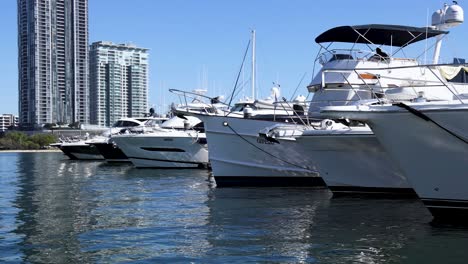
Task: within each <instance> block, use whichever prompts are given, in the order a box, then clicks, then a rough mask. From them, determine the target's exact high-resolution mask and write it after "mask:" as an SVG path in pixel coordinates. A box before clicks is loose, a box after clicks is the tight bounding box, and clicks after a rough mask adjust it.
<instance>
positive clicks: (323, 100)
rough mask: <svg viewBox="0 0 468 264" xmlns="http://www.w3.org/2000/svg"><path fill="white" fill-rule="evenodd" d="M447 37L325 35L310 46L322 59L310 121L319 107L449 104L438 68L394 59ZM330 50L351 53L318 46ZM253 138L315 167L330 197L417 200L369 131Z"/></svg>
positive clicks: (325, 123)
mask: <svg viewBox="0 0 468 264" xmlns="http://www.w3.org/2000/svg"><path fill="white" fill-rule="evenodd" d="M445 29H446V28H445ZM447 33H448V32H446V31H443V30H441V29H440V28H439V29H435V28H432V27H431V28H415V27H408V26H395V25H361V26H343V27H337V28H332V29H330V30H328V31H325V32H324V33H322V34H321V35H319V36H318V37H317V38H316V42H317V43H319V44H320V45H321V47H322V48H323V49H324V52H323V53H321V54H320V55H319V57H318V61H319V62H321V64H322V69H321V71H320V72H319V74H317V75H316V77H315V78H314V79H313V81H312V83H311V85H309V87H308V88H309V91H311V92H314V93H315V94H314V98H313V100H312V103H311V105H310V107H309V117H312V116H316V115H317V112H318V111H319V110H320V108H321V107H324V106H326V105H353V104H357V103H359V104H365V105H373V104H380V103H383V102H388V101H408V100H412V99H415V98H417V97H421V96H422V95H424V98H426V99H429V100H444V99H450V98H452V97H453V94H452V93H451V92H449V91H448V90H447V89H446V84H445V83H444V81H443V80H445V78H444V77H443V76H446V74H442V73H444V71H443V69H442V68H431V67H425V66H423V65H420V64H419V63H418V61H417V60H416V59H412V58H401V57H397V56H396V55H398V53H399V52H400V51H403V49H404V48H406V47H407V46H409V45H411V46H413V45H414V43H416V42H420V41H421V42H422V41H423V40H427V39H428V38H432V37H437V42H436V46H439V48H440V40H441V38H442V37H443V36H444V35H446V34H447ZM336 42H339V43H349V44H351V45H353V49H334V50H330V47H332V45H322V43H336ZM421 42H420V43H421ZM359 44H365V45H368V46H371V47H372V45H375V46H377V47H379V50H378V51H377V52H370V51H365V50H358V49H357V47H359ZM390 45H391V46H390ZM375 46H374V47H375ZM384 47H386V48H387V52H388V51H392V50H394V51H395V52H393V53H391V52H389V54H386V53H385V52H383V51H382V49H381V48H384ZM376 50H377V49H376ZM423 50H424V49H423ZM436 52H438V49H436ZM444 69H446V68H445V67H444ZM440 70H442V71H440ZM446 72H448V71H445V73H446ZM458 89H459V91H460V89H463V87H458ZM339 93H341V95H340V94H339ZM343 95H344V96H343ZM346 97H347V98H346ZM416 100H417V99H416ZM259 138H267V139H268V141H269V142H275V143H276V144H278V145H281V146H282V148H283V149H284V150H285V152H286V153H289V151H290V150H296V151H297V152H298V153H301V155H303V157H302V158H301V159H300V160H301V161H303V162H304V163H302V164H309V165H314V168H316V169H317V170H318V172H319V174H320V176H321V177H322V178H323V179H324V180H325V182H326V184H327V186H328V187H329V188H330V189H331V190H332V191H333V193H334V194H335V195H337V194H340V195H342V194H361V195H362V194H366V195H380V196H382V195H384V196H399V197H402V196H405V197H408V196H409V197H414V196H415V195H416V194H415V192H414V190H413V189H412V187H411V186H410V184H409V183H408V181H407V179H406V177H405V175H404V174H403V172H402V170H401V169H400V167H399V165H398V164H397V163H395V162H394V161H393V160H392V159H391V158H390V156H389V155H388V154H387V153H386V152H385V151H384V149H383V147H382V146H381V144H380V143H379V142H378V140H377V139H376V137H375V136H374V135H373V133H372V131H371V130H370V128H369V127H367V126H365V125H364V124H362V123H360V122H349V121H348V120H345V119H341V120H322V121H321V122H320V123H315V124H314V123H312V124H310V125H307V126H303V125H294V126H291V125H289V126H285V125H284V124H276V125H274V126H272V127H270V128H266V129H264V130H262V131H261V132H260V133H259Z"/></svg>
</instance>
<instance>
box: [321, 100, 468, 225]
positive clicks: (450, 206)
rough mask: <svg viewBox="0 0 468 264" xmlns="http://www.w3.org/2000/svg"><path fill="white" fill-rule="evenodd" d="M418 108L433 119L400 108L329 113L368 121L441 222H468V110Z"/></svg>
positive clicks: (464, 108)
mask: <svg viewBox="0 0 468 264" xmlns="http://www.w3.org/2000/svg"><path fill="white" fill-rule="evenodd" d="M415 109H416V110H417V111H418V112H419V113H422V114H423V115H424V116H426V117H429V119H430V120H426V119H424V118H422V117H423V115H419V116H418V114H417V113H416V112H413V113H410V112H408V111H406V110H402V109H401V108H399V107H396V106H385V107H380V108H375V109H374V110H372V111H348V112H341V113H340V112H338V111H336V112H334V113H333V112H330V113H333V114H335V115H340V116H347V117H349V118H353V119H360V120H366V122H368V124H369V125H370V126H371V128H372V130H373V131H374V133H375V135H376V136H377V138H378V139H379V141H380V142H381V143H382V145H383V146H384V148H385V149H386V150H387V151H388V152H389V153H390V155H391V156H392V158H393V159H395V160H396V161H397V162H398V163H399V165H400V167H401V168H402V170H403V171H404V173H405V175H406V176H407V178H408V181H409V182H410V184H411V185H412V186H413V188H414V189H415V191H416V193H417V194H418V196H419V197H420V198H421V200H422V201H423V203H424V204H425V206H426V207H427V208H428V209H429V211H430V212H431V213H432V215H433V216H434V218H435V220H436V221H437V220H441V221H450V222H460V221H462V222H464V223H465V224H468V188H467V186H468V177H467V173H468V172H467V171H468V143H467V141H466V139H468V109H467V108H466V107H464V106H463V107H461V108H458V109H454V108H453V107H452V108H448V107H447V108H446V109H443V108H441V109H436V108H434V107H432V109H431V108H427V107H426V108H425V107H424V106H422V107H416V108H415ZM325 114H327V113H325ZM433 121H434V122H436V123H437V124H436V123H434V122H433Z"/></svg>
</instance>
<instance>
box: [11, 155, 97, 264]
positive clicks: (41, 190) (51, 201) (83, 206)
mask: <svg viewBox="0 0 468 264" xmlns="http://www.w3.org/2000/svg"><path fill="white" fill-rule="evenodd" d="M16 167H17V179H18V187H19V189H18V193H17V198H16V200H15V202H14V203H15V206H16V207H17V208H18V209H19V210H20V211H19V213H18V215H17V219H16V220H17V221H18V223H19V224H18V226H17V229H16V230H15V233H16V234H18V235H21V236H23V238H24V239H23V241H22V243H21V250H22V251H23V252H22V253H23V255H24V260H25V261H27V262H41V263H68V262H83V261H84V262H87V261H88V260H87V259H86V256H84V255H81V254H80V241H79V239H78V236H77V235H78V234H79V233H81V232H84V231H85V230H86V228H87V226H88V223H89V221H90V214H89V213H90V210H91V208H92V207H93V204H88V203H87V200H86V199H83V198H84V197H83V196H85V195H86V193H83V192H82V191H81V189H82V186H83V185H84V184H86V182H87V180H88V177H89V176H91V175H92V174H93V173H94V172H95V170H96V168H97V167H96V165H95V164H93V163H90V164H87V165H86V166H79V164H77V163H76V162H70V161H68V160H66V159H64V158H63V156H62V155H60V154H58V153H51V154H42V155H41V154H36V153H18V160H17V164H16Z"/></svg>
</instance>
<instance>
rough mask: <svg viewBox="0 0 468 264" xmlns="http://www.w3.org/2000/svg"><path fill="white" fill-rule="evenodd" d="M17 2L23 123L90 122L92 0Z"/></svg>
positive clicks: (21, 116)
mask: <svg viewBox="0 0 468 264" xmlns="http://www.w3.org/2000/svg"><path fill="white" fill-rule="evenodd" d="M17 1H18V2H17V3H18V72H19V80H18V81H19V120H20V123H21V124H23V125H41V124H45V123H57V122H63V123H73V122H81V123H88V122H89V102H88V97H89V94H88V0H17Z"/></svg>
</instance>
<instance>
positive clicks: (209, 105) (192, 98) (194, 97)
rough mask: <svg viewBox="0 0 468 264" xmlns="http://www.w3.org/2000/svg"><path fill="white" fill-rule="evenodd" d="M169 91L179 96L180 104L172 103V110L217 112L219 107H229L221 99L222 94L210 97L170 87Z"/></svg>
mask: <svg viewBox="0 0 468 264" xmlns="http://www.w3.org/2000/svg"><path fill="white" fill-rule="evenodd" d="M169 92H171V93H173V94H175V95H177V96H178V98H179V102H180V104H179V105H175V104H173V105H171V108H172V110H177V111H178V112H187V113H190V112H198V113H206V114H212V113H216V111H217V108H227V107H228V104H227V103H225V102H223V101H221V98H220V96H217V97H210V96H207V95H204V94H200V93H197V92H189V91H182V90H178V89H169Z"/></svg>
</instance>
